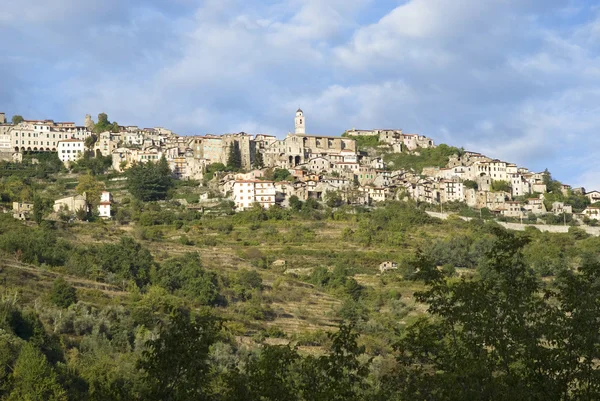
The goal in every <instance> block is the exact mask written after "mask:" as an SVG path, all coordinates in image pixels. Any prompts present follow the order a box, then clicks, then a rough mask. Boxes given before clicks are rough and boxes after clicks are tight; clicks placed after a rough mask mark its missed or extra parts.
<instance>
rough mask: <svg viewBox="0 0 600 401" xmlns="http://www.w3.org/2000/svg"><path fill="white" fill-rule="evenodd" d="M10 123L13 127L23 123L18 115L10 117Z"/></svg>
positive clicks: (21, 117)
mask: <svg viewBox="0 0 600 401" xmlns="http://www.w3.org/2000/svg"><path fill="white" fill-rule="evenodd" d="M11 121H12V123H13V124H14V125H17V124H20V123H22V122H23V121H24V119H23V116H20V115H18V114H15V115H14V116H12V120H11Z"/></svg>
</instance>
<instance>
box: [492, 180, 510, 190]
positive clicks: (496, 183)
mask: <svg viewBox="0 0 600 401" xmlns="http://www.w3.org/2000/svg"><path fill="white" fill-rule="evenodd" d="M491 189H492V191H493V192H509V193H510V192H511V186H510V183H509V182H508V181H504V180H493V181H492V188H491Z"/></svg>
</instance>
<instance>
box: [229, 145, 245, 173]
mask: <svg viewBox="0 0 600 401" xmlns="http://www.w3.org/2000/svg"><path fill="white" fill-rule="evenodd" d="M227 168H229V169H230V170H232V171H238V170H239V169H240V168H242V152H241V151H240V144H239V142H238V141H233V142H232V143H231V145H229V155H228V157H227Z"/></svg>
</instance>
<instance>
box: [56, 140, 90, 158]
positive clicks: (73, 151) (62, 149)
mask: <svg viewBox="0 0 600 401" xmlns="http://www.w3.org/2000/svg"><path fill="white" fill-rule="evenodd" d="M57 150H58V158H59V159H60V161H62V162H63V163H65V164H67V163H69V162H74V161H76V160H78V159H80V158H81V157H83V153H84V152H85V145H84V142H83V141H81V140H79V139H65V140H62V141H58V149H57Z"/></svg>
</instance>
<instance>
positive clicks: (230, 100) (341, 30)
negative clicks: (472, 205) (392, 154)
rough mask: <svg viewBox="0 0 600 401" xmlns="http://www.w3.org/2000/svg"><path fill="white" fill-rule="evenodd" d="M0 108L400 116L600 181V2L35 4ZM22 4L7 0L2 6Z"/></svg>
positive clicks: (68, 112)
mask: <svg viewBox="0 0 600 401" xmlns="http://www.w3.org/2000/svg"><path fill="white" fill-rule="evenodd" d="M2 3H3V4H2V12H1V13H0V111H3V112H5V113H6V114H7V115H8V116H9V117H10V116H12V115H13V114H20V115H23V116H24V117H25V118H28V119H46V118H48V119H53V120H55V121H74V122H76V123H78V124H83V121H84V117H85V115H86V114H91V115H92V116H93V117H94V118H95V116H97V114H98V113H101V112H106V113H107V114H108V116H109V119H110V120H111V121H117V122H119V124H121V125H137V126H140V127H157V126H160V127H165V128H169V129H172V130H173V131H175V132H176V133H178V134H181V135H198V134H206V133H217V134H218V133H228V132H239V131H244V132H248V133H267V134H272V135H277V136H278V137H280V138H283V137H285V135H286V134H287V133H288V132H289V131H293V129H294V114H295V111H296V109H297V108H298V107H301V108H302V109H303V110H304V114H305V117H306V126H307V133H309V134H320V135H340V134H342V133H343V132H344V131H345V130H347V129H351V128H357V129H370V128H398V129H402V130H403V131H404V132H406V133H419V134H423V135H427V136H429V137H431V138H433V139H434V140H435V141H436V143H447V144H450V145H454V146H457V147H464V148H465V149H467V150H472V151H477V152H481V153H484V154H486V155H488V156H490V157H494V158H500V159H502V160H506V161H509V162H514V163H517V164H519V165H520V166H525V167H528V168H530V169H532V170H536V171H541V170H543V169H544V168H548V169H549V170H550V171H551V172H552V174H553V176H554V177H555V178H557V179H559V180H561V181H563V182H565V183H569V184H572V185H573V186H585V187H586V189H588V190H591V189H600V59H599V56H600V4H598V3H597V2H595V1H591V0H587V1H583V0H485V1H482V0H279V1H275V0H262V1H257V0H86V1H81V0H20V1H11V0H8V1H3V2H2ZM4 3H8V4H4Z"/></svg>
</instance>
